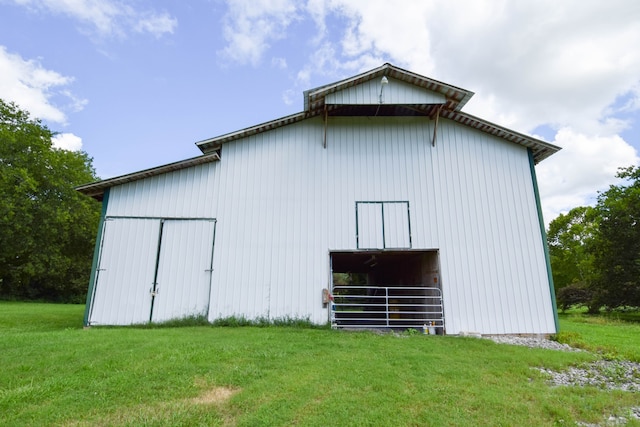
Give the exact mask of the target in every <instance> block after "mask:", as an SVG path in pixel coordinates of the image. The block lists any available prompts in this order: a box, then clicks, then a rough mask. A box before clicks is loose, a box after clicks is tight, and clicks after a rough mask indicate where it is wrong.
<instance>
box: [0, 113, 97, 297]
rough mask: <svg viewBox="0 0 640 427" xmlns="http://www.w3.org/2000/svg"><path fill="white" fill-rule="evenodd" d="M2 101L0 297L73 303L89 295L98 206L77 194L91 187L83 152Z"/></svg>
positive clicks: (89, 165) (88, 164) (91, 176)
mask: <svg viewBox="0 0 640 427" xmlns="http://www.w3.org/2000/svg"><path fill="white" fill-rule="evenodd" d="M53 136H54V133H53V132H52V131H50V130H49V129H48V128H47V127H46V126H45V125H43V124H42V123H41V122H40V120H38V119H32V118H31V117H30V116H29V113H28V112H26V111H22V110H20V109H19V108H18V106H17V105H15V104H13V103H6V102H4V101H2V100H0V295H1V296H3V297H11V298H19V299H44V300H56V301H77V300H81V299H82V297H83V295H86V287H87V283H88V276H89V273H90V269H91V261H92V254H93V242H94V236H95V232H96V229H97V224H98V219H99V215H100V205H99V203H97V202H96V201H94V200H92V199H90V198H88V197H86V196H83V195H81V194H79V193H78V192H76V191H75V190H74V186H77V185H80V184H82V183H86V182H90V181H94V180H95V179H96V175H95V171H94V169H93V166H92V161H91V159H90V158H89V157H88V156H87V154H86V153H82V152H72V151H67V150H63V149H57V148H54V147H53V146H52V142H51V138H52V137H53Z"/></svg>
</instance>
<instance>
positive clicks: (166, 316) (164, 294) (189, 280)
mask: <svg viewBox="0 0 640 427" xmlns="http://www.w3.org/2000/svg"><path fill="white" fill-rule="evenodd" d="M214 229H215V222H213V221H204V220H195V221H194V220H191V221H184V220H179V221H164V225H163V227H162V244H161V246H160V256H159V259H158V278H157V287H156V293H157V295H156V297H155V299H154V303H153V317H152V320H153V321H154V322H162V321H166V320H170V319H179V318H183V317H185V316H193V315H205V316H206V315H207V314H208V313H207V311H208V308H209V290H210V284H211V271H210V268H211V255H212V250H213V236H214V234H213V233H214Z"/></svg>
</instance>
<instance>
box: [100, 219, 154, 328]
mask: <svg viewBox="0 0 640 427" xmlns="http://www.w3.org/2000/svg"><path fill="white" fill-rule="evenodd" d="M159 232H160V222H159V221H154V220H147V219H113V220H107V221H106V222H105V226H104V234H103V235H104V239H103V242H102V250H101V254H100V262H99V266H98V268H99V270H98V280H97V281H96V286H95V296H94V302H93V305H92V310H91V313H90V317H89V324H91V325H130V324H134V323H144V322H148V321H149V315H150V310H151V290H152V288H153V276H154V270H155V264H156V254H157V249H158V237H159Z"/></svg>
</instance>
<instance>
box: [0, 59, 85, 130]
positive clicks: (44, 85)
mask: <svg viewBox="0 0 640 427" xmlns="http://www.w3.org/2000/svg"><path fill="white" fill-rule="evenodd" d="M72 82H73V78H72V77H68V76H63V75H62V74H60V73H57V72H56V71H52V70H48V69H46V68H44V67H43V66H42V64H40V62H39V61H37V60H25V59H23V58H22V57H21V56H20V55H17V54H13V53H9V52H7V50H6V48H5V47H4V46H0V98H2V99H4V100H6V101H13V102H15V103H16V104H18V105H19V106H20V108H21V109H24V110H27V111H29V112H30V113H31V115H32V116H34V117H37V118H40V119H43V120H48V121H50V122H54V123H60V124H65V123H66V121H67V116H66V114H65V112H64V111H63V110H62V109H60V108H59V107H57V106H56V105H54V103H53V102H52V98H53V97H55V96H63V97H65V98H67V99H68V100H69V101H70V102H71V109H72V110H73V111H79V110H81V109H82V108H83V107H84V105H86V103H87V101H86V100H83V99H80V98H78V97H76V96H75V95H73V94H72V93H71V92H70V91H69V89H68V86H69V85H70V84H71V83H72Z"/></svg>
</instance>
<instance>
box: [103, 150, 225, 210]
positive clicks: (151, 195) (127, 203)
mask: <svg viewBox="0 0 640 427" xmlns="http://www.w3.org/2000/svg"><path fill="white" fill-rule="evenodd" d="M219 166H220V163H219V162H212V163H206V164H203V165H198V166H194V167H190V168H186V169H182V170H179V171H174V172H169V173H166V174H163V175H158V176H154V177H151V178H146V179H141V180H139V181H134V182H130V183H127V184H123V185H118V186H116V187H113V188H112V189H111V196H113V197H112V198H111V200H110V201H109V206H108V212H107V215H110V216H147V217H200V218H211V217H214V213H213V210H214V206H215V203H214V198H215V196H216V193H215V191H213V190H214V189H215V185H216V181H217V174H218V168H219Z"/></svg>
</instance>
